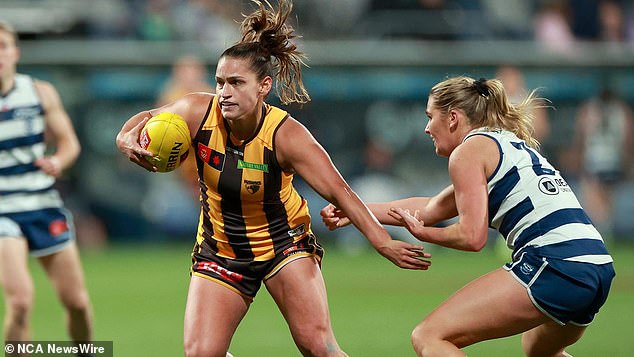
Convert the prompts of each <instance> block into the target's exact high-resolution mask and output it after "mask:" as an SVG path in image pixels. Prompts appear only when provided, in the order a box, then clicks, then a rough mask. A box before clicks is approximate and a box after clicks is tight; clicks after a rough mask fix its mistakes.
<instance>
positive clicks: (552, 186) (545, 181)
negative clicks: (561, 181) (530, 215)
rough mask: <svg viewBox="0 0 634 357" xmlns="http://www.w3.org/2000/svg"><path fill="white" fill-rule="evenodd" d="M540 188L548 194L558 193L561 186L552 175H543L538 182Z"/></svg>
mask: <svg viewBox="0 0 634 357" xmlns="http://www.w3.org/2000/svg"><path fill="white" fill-rule="evenodd" d="M538 186H539V190H540V191H542V192H543V193H545V194H547V195H556V194H558V193H559V188H558V185H557V183H556V182H555V180H553V179H552V178H550V177H542V178H541V179H540V180H539V183H538Z"/></svg>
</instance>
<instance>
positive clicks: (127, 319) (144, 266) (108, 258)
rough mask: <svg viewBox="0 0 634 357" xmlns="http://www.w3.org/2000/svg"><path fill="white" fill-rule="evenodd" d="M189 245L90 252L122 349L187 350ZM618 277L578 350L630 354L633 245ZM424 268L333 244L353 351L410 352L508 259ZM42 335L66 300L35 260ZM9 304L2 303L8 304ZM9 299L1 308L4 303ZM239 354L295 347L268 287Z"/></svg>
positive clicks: (101, 302) (337, 300) (444, 257)
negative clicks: (453, 303)
mask: <svg viewBox="0 0 634 357" xmlns="http://www.w3.org/2000/svg"><path fill="white" fill-rule="evenodd" d="M189 250H190V246H189V245H172V246H159V247H152V246H150V245H149V244H148V245H133V246H132V245H131V246H117V247H113V248H109V249H107V250H105V251H101V252H83V253H82V259H83V264H84V269H85V271H86V276H87V283H88V287H89V290H90V293H91V297H92V301H93V305H94V313H95V339H97V340H111V341H114V352H115V353H114V355H115V356H124V357H127V356H182V355H183V350H182V340H183V338H182V335H183V332H182V330H183V326H182V325H183V323H182V321H183V312H184V306H185V298H186V293H187V285H188V279H189V277H188V268H189V266H188V264H189ZM611 251H612V253H613V256H614V258H615V261H616V270H617V277H616V280H615V282H614V284H613V288H612V291H611V295H610V298H609V300H608V302H607V304H606V305H605V306H604V308H603V309H602V311H601V312H600V313H599V315H598V316H597V318H596V319H595V322H594V323H593V324H592V325H591V327H590V328H589V329H588V331H587V332H586V335H585V336H584V338H583V339H582V340H581V341H580V342H578V343H577V344H576V345H575V346H573V347H571V348H570V349H569V352H571V353H572V354H573V355H575V356H611V357H616V356H632V355H634V341H633V340H632V339H631V338H632V332H631V326H632V325H634V308H633V307H632V306H633V305H632V304H633V303H634V247H625V246H618V247H613V248H612V249H611ZM433 261H434V263H433V268H432V269H431V270H430V271H427V272H420V271H419V272H414V271H404V270H399V269H398V268H396V267H395V266H393V265H392V264H391V263H389V262H388V261H387V260H385V259H384V258H382V257H380V256H379V255H378V254H376V253H373V252H371V251H369V252H365V253H362V254H360V255H358V256H348V255H345V254H343V253H342V252H340V251H337V250H336V249H332V248H331V249H327V254H326V258H325V260H324V263H323V272H324V276H325V279H326V284H327V288H328V294H329V303H330V310H331V314H332V320H333V326H334V329H335V333H336V335H337V339H338V341H339V343H340V345H341V346H342V348H344V349H345V350H346V351H347V352H348V353H349V354H350V356H364V357H365V356H382V357H383V356H413V355H414V353H413V351H412V349H411V347H410V342H409V334H410V331H411V329H412V328H413V327H414V326H415V325H416V323H418V322H419V321H420V320H421V319H422V318H423V317H424V316H425V315H426V314H427V313H429V312H430V311H431V310H432V309H433V308H434V307H435V306H437V305H438V304H439V303H440V302H441V301H443V300H444V299H445V298H447V297H448V296H449V295H450V294H451V293H452V292H454V291H455V290H457V289H458V288H460V287H461V286H462V285H463V284H465V283H466V282H468V281H469V280H471V279H473V278H475V277H477V276H479V275H481V274H483V273H486V272H487V271H490V270H492V269H494V268H496V267H499V266H500V265H501V264H502V262H501V261H500V260H499V258H497V257H496V256H495V255H494V254H492V253H491V252H490V251H485V252H481V253H461V252H454V251H448V250H444V249H443V250H439V249H437V250H436V251H435V252H434V260H433ZM32 271H33V275H34V278H35V281H36V288H37V291H36V307H35V311H34V316H33V338H34V339H35V340H67V337H66V334H65V329H64V321H63V317H62V310H61V308H60V306H59V303H58V302H57V300H56V299H55V298H54V296H53V291H52V289H51V286H50V284H49V283H48V281H47V280H46V278H45V277H44V274H43V272H42V270H41V268H40V267H39V266H38V265H37V264H36V263H35V262H33V264H32ZM2 305H4V304H2ZM3 309H4V306H2V307H0V311H2V312H3V311H4V310H3ZM231 352H232V353H233V354H234V355H235V356H236V357H246V356H298V355H299V353H298V352H297V349H296V348H295V346H294V344H293V341H292V340H291V337H290V333H289V332H288V330H287V327H286V324H285V322H284V320H283V318H282V317H281V315H280V314H279V312H278V311H277V308H276V306H275V304H274V303H273V301H272V300H271V298H270V297H269V296H268V294H267V292H266V290H265V289H262V290H260V294H259V295H258V297H257V298H256V300H255V302H254V304H253V305H252V306H251V309H250V311H249V313H248V314H247V316H246V318H245V319H244V321H243V322H242V324H241V325H240V327H239V329H238V332H237V333H236V335H235V337H234V339H233V343H232V346H231ZM467 353H468V354H469V355H470V356H487V357H493V356H521V355H522V352H521V348H520V341H519V337H517V336H516V337H511V338H506V339H501V340H495V341H487V342H484V343H481V344H478V345H476V346H472V347H470V348H468V349H467Z"/></svg>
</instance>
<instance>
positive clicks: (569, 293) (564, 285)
mask: <svg viewBox="0 0 634 357" xmlns="http://www.w3.org/2000/svg"><path fill="white" fill-rule="evenodd" d="M504 269H506V270H507V271H509V272H510V273H511V274H513V276H514V277H515V278H516V279H517V280H518V281H519V282H520V283H521V284H522V285H524V286H525V287H526V290H527V291H528V295H529V296H530V298H531V300H532V301H533V304H534V305H535V306H536V307H537V308H538V309H539V310H541V311H542V312H543V313H544V314H546V315H547V316H548V317H550V318H552V319H553V320H555V321H556V322H557V323H559V324H561V325H565V324H567V323H571V324H574V325H579V326H587V325H589V324H590V323H591V322H592V320H593V319H594V315H595V314H596V313H597V312H599V308H600V307H601V306H603V304H604V303H605V301H606V299H607V297H608V292H609V291H610V285H611V284H612V279H613V278H614V276H615V272H614V266H613V265H612V263H608V264H601V265H596V264H590V263H581V262H573V261H567V260H561V259H552V258H545V257H542V256H539V255H536V254H532V253H531V252H524V253H522V255H521V256H520V258H519V259H518V260H517V261H514V262H512V263H508V264H506V265H505V266H504Z"/></svg>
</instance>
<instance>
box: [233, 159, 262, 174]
mask: <svg viewBox="0 0 634 357" xmlns="http://www.w3.org/2000/svg"><path fill="white" fill-rule="evenodd" d="M238 168H239V169H251V170H258V171H263V172H266V173H268V172H269V165H268V164H255V163H252V162H247V161H242V160H238Z"/></svg>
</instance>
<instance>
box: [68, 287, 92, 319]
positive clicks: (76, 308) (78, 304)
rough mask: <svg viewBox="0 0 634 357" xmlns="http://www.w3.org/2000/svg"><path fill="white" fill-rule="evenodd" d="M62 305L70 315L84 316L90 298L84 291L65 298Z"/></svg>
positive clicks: (87, 309) (88, 308)
mask: <svg viewBox="0 0 634 357" xmlns="http://www.w3.org/2000/svg"><path fill="white" fill-rule="evenodd" d="M62 303H63V304H64V307H66V310H68V312H69V313H71V314H86V313H88V311H89V310H90V298H89V297H88V292H87V291H85V290H83V291H77V292H75V293H74V294H72V295H69V296H65V297H64V298H63V299H62Z"/></svg>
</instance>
